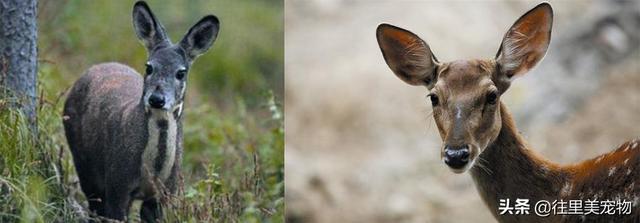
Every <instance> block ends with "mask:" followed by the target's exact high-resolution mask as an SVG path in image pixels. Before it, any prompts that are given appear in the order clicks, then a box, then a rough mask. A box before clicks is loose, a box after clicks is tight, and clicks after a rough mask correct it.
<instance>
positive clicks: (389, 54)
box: [376, 24, 438, 89]
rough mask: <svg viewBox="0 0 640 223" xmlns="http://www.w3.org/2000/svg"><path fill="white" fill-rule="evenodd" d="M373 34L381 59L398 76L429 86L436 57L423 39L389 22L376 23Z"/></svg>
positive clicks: (433, 75) (406, 80)
mask: <svg viewBox="0 0 640 223" xmlns="http://www.w3.org/2000/svg"><path fill="white" fill-rule="evenodd" d="M376 37H377V39H378V45H379V46H380V50H381V51H382V56H383V57H384V60H385V61H386V62H387V65H389V68H391V71H393V73H394V74H396V76H398V78H400V79H401V80H403V81H404V82H406V83H407V84H410V85H424V86H426V87H427V88H429V89H431V88H433V85H434V84H435V82H436V79H437V74H436V68H437V66H438V60H437V59H436V57H435V56H434V55H433V53H432V52H431V49H430V48H429V45H427V43H426V42H425V41H424V40H422V39H420V37H418V36H417V35H416V34H413V33H412V32H410V31H408V30H405V29H402V28H399V27H396V26H392V25H389V24H380V25H379V26H378V29H377V30H376Z"/></svg>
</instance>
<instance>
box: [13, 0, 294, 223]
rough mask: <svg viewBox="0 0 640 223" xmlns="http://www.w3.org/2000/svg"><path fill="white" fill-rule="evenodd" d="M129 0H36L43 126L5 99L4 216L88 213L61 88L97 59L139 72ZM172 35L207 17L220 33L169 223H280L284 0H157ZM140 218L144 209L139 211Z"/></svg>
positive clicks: (198, 67)
mask: <svg viewBox="0 0 640 223" xmlns="http://www.w3.org/2000/svg"><path fill="white" fill-rule="evenodd" d="M133 2H134V1H107V0H102V1H80V0H62V1H41V2H40V3H39V8H38V10H39V12H38V13H39V15H38V23H39V24H38V25H39V40H38V41H39V43H38V49H39V79H40V80H39V85H38V88H39V91H40V92H41V94H40V95H41V98H40V103H39V108H38V121H37V126H38V133H37V137H36V138H35V139H33V138H32V137H30V134H31V133H30V132H29V130H28V125H27V123H26V121H25V120H24V118H23V117H22V115H21V114H20V113H19V112H16V111H15V110H14V109H10V108H8V106H6V104H7V103H6V101H2V100H7V99H0V222H77V221H79V219H83V218H85V217H86V216H85V215H86V214H87V213H86V211H87V210H86V209H85V208H83V207H82V206H83V205H86V204H85V202H84V198H83V196H82V195H81V193H80V191H79V185H78V181H77V177H76V175H75V168H74V166H73V162H72V157H71V154H70V153H69V150H68V145H67V143H66V140H65V138H64V131H63V128H62V116H61V113H62V112H61V111H62V108H61V107H62V104H63V101H64V93H65V92H66V91H67V90H68V89H69V88H70V87H71V85H72V84H73V82H74V81H75V80H76V79H77V78H79V77H80V75H82V73H83V72H84V70H86V69H87V68H88V67H89V66H91V65H92V64H96V63H100V62H108V61H118V62H121V63H124V64H128V65H130V66H132V67H133V68H135V69H138V70H140V69H142V68H143V64H144V63H145V60H146V56H147V55H146V52H145V50H144V47H143V46H142V45H141V44H140V43H139V42H138V41H137V39H136V37H135V34H134V32H133V27H132V24H131V7H132V6H133ZM149 5H150V6H151V8H152V10H153V11H154V13H155V14H156V16H157V17H158V18H159V19H160V20H161V22H162V23H163V24H164V25H165V27H166V29H167V31H168V32H169V35H170V36H171V37H172V39H173V40H174V41H177V40H179V38H182V35H184V33H186V31H187V29H188V28H189V27H190V26H191V25H193V24H195V23H196V22H197V21H198V20H199V19H200V18H201V17H203V16H204V15H206V14H211V13H212V14H215V15H216V16H218V18H219V19H220V21H221V30H220V35H219V37H218V40H217V41H216V43H215V44H214V46H213V47H212V49H211V50H210V51H209V52H208V53H206V54H205V55H203V56H201V57H200V58H198V60H196V62H195V63H194V64H193V66H192V69H191V71H190V72H189V80H188V81H189V83H190V84H189V89H188V93H187V96H188V98H187V104H186V108H185V120H184V137H185V139H184V148H185V151H184V159H183V164H182V167H183V177H184V191H181V193H180V194H178V196H175V197H173V198H172V199H170V202H169V204H168V206H167V207H166V208H165V210H166V212H165V213H166V214H165V216H166V217H167V222H176V221H179V222H212V221H213V222H282V221H283V219H284V218H283V216H284V199H283V197H284V155H283V154H284V130H283V117H282V111H281V106H279V105H278V104H277V101H279V100H280V98H281V97H282V95H283V69H284V67H283V63H284V56H283V55H284V47H283V44H284V35H283V10H282V9H283V3H282V1H248V0H239V1H223V0H220V1H208V0H194V1H189V0H177V1H172V0H154V1H149ZM132 216H134V217H136V216H137V214H136V213H133V214H132Z"/></svg>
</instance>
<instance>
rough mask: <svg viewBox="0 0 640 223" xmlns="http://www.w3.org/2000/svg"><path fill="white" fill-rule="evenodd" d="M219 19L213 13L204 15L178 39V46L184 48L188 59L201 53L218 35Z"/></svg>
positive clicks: (192, 58)
mask: <svg viewBox="0 0 640 223" xmlns="http://www.w3.org/2000/svg"><path fill="white" fill-rule="evenodd" d="M219 30H220V21H219V20H218V18H217V17H216V16H214V15H209V16H205V17H204V18H202V19H201V20H200V21H199V22H198V23H196V24H195V25H193V27H191V29H189V31H188V32H187V34H186V35H185V36H184V38H182V40H181V41H180V47H182V49H184V51H185V53H186V54H187V57H188V59H189V61H193V60H194V59H195V58H196V57H198V56H199V55H201V54H203V53H204V52H206V51H207V50H209V48H210V47H211V45H213V42H214V41H215V40H216V38H217V37H218V31H219Z"/></svg>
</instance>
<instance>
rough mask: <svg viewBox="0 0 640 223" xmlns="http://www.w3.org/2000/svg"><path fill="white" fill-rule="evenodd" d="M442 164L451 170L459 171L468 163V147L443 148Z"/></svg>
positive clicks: (447, 146)
mask: <svg viewBox="0 0 640 223" xmlns="http://www.w3.org/2000/svg"><path fill="white" fill-rule="evenodd" d="M444 163H445V164H447V166H449V167H451V168H453V169H460V168H462V167H464V166H466V165H467V163H469V146H467V145H463V146H450V145H446V146H445V147H444Z"/></svg>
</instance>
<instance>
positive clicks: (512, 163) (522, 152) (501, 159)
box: [471, 104, 568, 215]
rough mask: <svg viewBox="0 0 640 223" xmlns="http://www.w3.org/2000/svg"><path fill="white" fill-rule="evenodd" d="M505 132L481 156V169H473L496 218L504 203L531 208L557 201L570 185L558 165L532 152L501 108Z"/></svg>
mask: <svg viewBox="0 0 640 223" xmlns="http://www.w3.org/2000/svg"><path fill="white" fill-rule="evenodd" d="M500 113H501V117H502V118H501V119H502V128H501V130H500V133H499V135H498V137H497V138H496V140H494V142H493V143H491V144H490V145H489V146H487V148H486V149H485V150H484V151H483V152H482V153H481V154H480V157H479V160H478V161H476V162H478V164H479V165H476V166H474V167H473V168H472V169H471V176H472V177H473V180H474V181H475V184H476V188H477V189H478V191H479V193H480V195H481V197H482V199H483V200H484V202H485V204H487V205H488V206H489V208H490V209H492V213H493V214H494V215H496V214H497V213H498V212H497V210H498V203H499V200H500V199H509V200H510V205H513V204H514V203H515V200H516V199H517V198H521V199H529V204H530V205H531V207H533V205H534V204H535V202H537V201H538V200H543V199H544V200H550V201H553V200H554V199H556V198H557V197H558V195H559V191H560V188H562V185H563V184H564V182H565V181H567V178H568V177H567V174H566V173H565V172H564V171H563V170H562V169H561V168H560V167H559V166H558V165H557V164H554V163H552V162H550V161H547V160H545V159H544V158H542V157H540V156H539V155H538V154H536V153H535V152H533V151H531V150H529V148H528V146H527V145H526V144H527V143H526V142H525V141H524V139H523V138H522V137H521V136H520V134H519V133H518V130H517V129H516V127H515V123H514V121H513V119H512V117H511V114H510V113H509V112H508V111H507V109H506V107H505V106H504V105H502V104H501V105H500Z"/></svg>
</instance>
